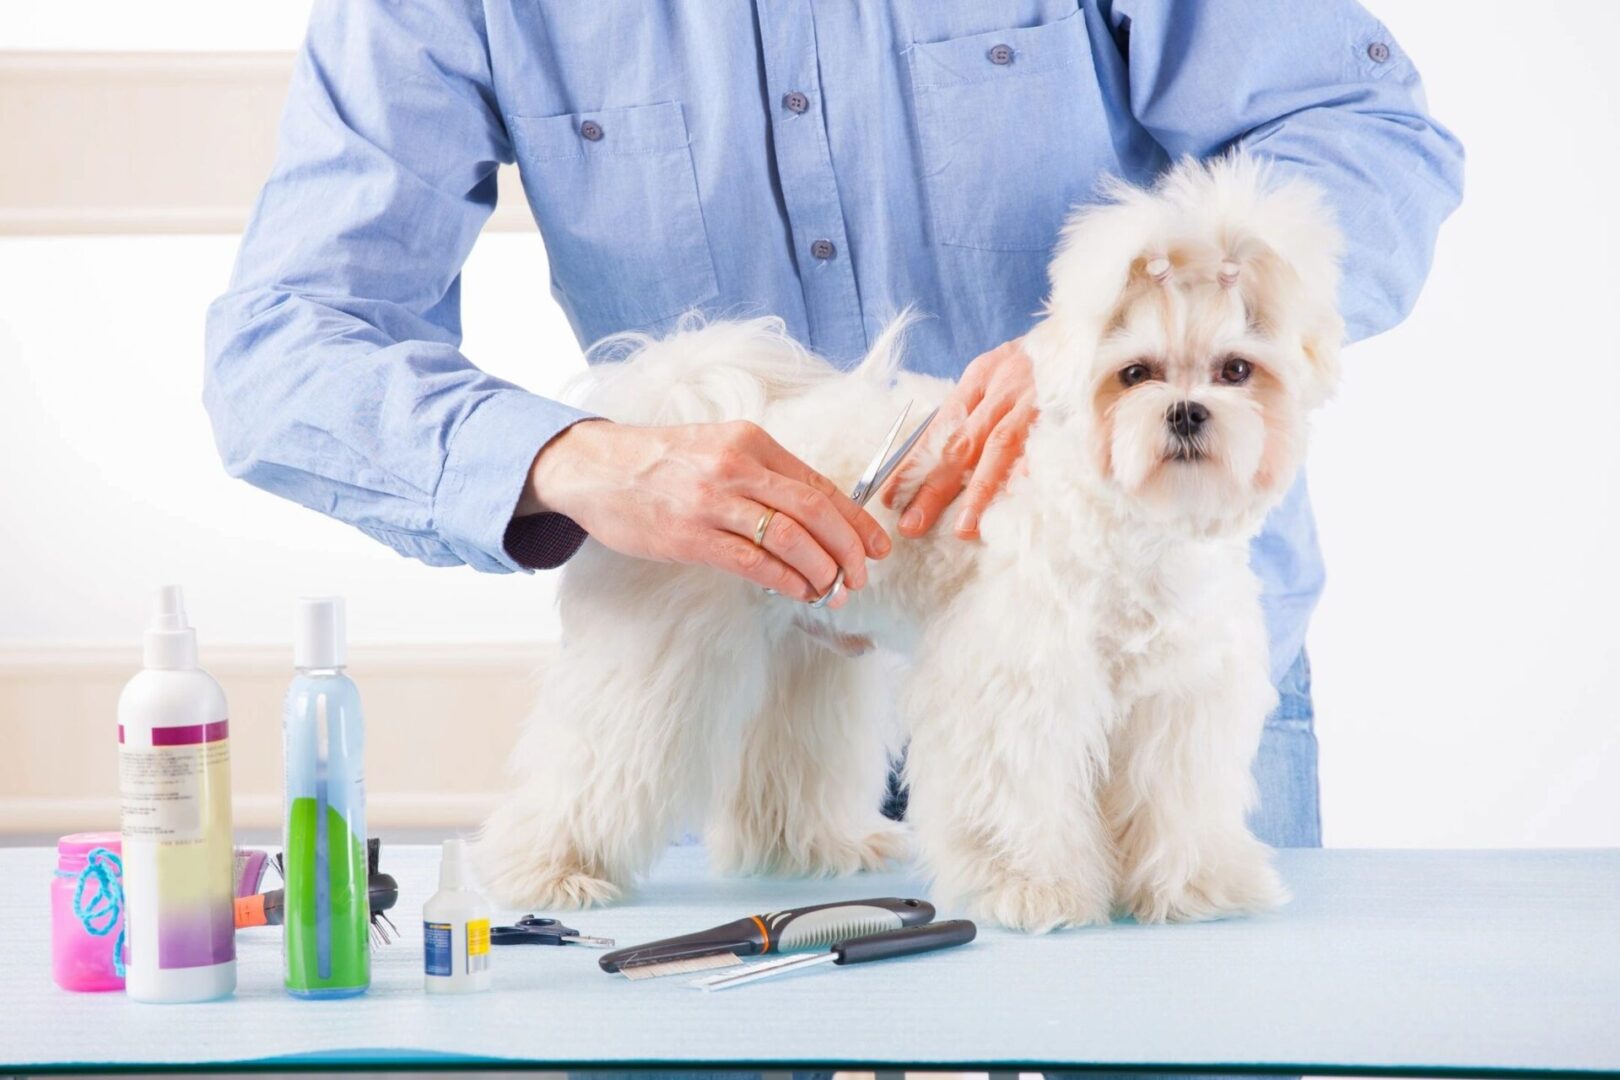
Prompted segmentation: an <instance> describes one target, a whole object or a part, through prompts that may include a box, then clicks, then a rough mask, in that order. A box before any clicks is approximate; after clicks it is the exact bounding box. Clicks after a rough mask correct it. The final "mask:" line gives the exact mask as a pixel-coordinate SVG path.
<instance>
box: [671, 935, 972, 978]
mask: <svg viewBox="0 0 1620 1080" xmlns="http://www.w3.org/2000/svg"><path fill="white" fill-rule="evenodd" d="M977 934H978V927H976V926H974V925H973V924H972V923H971V922H969V921H968V920H966V919H947V920H946V921H945V922H938V923H930V924H928V925H927V926H908V927H906V928H905V929H904V930H887V931H884V932H883V933H881V934H868V935H867V936H866V937H858V938H852V939H850V940H848V941H841V942H838V943H837V944H835V945H834V946H833V947H832V948H831V949H829V950H828V951H826V952H824V953H808V954H806V955H804V956H783V957H779V958H777V959H775V960H764V961H761V962H760V963H757V964H749V965H748V966H747V967H744V968H741V969H739V970H737V971H728V972H726V973H725V974H723V975H711V976H709V977H708V978H706V979H698V980H696V981H695V982H692V983H689V984H688V985H690V986H693V987H696V988H697V989H699V990H725V989H728V988H729V987H733V986H743V985H745V984H747V983H751V982H754V981H756V980H758V979H770V978H774V977H776V976H778V975H786V974H787V973H788V972H790V971H798V970H799V969H800V968H807V967H817V966H819V965H821V964H838V965H840V966H842V965H845V964H864V963H866V962H867V961H869V960H889V959H892V958H894V957H896V956H915V955H916V954H918V953H925V952H933V951H934V950H935V949H949V948H952V947H954V946H957V945H966V944H967V943H968V942H970V941H972V940H973V939H974V937H975V936H976V935H977Z"/></svg>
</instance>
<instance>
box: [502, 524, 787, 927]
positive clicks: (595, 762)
mask: <svg viewBox="0 0 1620 1080" xmlns="http://www.w3.org/2000/svg"><path fill="white" fill-rule="evenodd" d="M587 557H589V561H588V562H587V563H585V564H583V565H581V566H580V567H578V568H571V569H570V575H569V576H568V577H567V578H566V579H565V582H564V591H563V603H562V607H563V624H564V627H565V636H564V645H563V649H562V651H561V653H560V654H559V655H558V657H557V659H556V661H555V663H553V664H552V665H550V666H549V667H548V669H547V670H546V671H545V672H544V673H543V674H542V678H541V697H540V701H539V702H538V704H537V705H536V707H535V710H534V712H533V713H532V714H531V716H530V718H529V720H528V723H527V726H526V728H525V732H524V736H523V739H522V742H521V743H520V745H519V747H518V752H517V754H516V757H515V761H514V765H515V771H516V772H517V774H518V775H519V777H520V778H521V780H520V786H519V787H518V789H517V790H516V791H515V792H513V793H512V794H510V795H508V796H507V797H506V799H505V800H504V801H503V802H502V803H501V805H500V806H499V808H498V809H497V810H496V811H495V813H494V814H493V815H491V817H490V818H489V820H488V822H486V824H485V825H484V829H483V832H482V834H481V836H480V838H479V841H478V846H477V857H478V860H479V865H480V869H481V871H482V873H483V879H484V884H485V885H486V887H487V888H488V889H489V891H490V892H491V893H492V894H493V895H494V896H495V897H496V898H498V899H499V900H500V901H501V902H502V903H504V904H506V905H508V906H511V907H534V908H562V907H581V906H586V905H589V904H592V903H601V902H606V901H609V900H613V899H615V898H617V897H618V896H619V894H620V892H621V891H622V890H623V889H624V888H625V887H627V886H628V885H630V884H631V883H632V882H633V881H634V879H635V878H636V877H637V876H638V875H640V874H642V873H645V872H646V870H647V869H648V868H649V867H650V866H651V864H652V862H653V860H654V859H655V858H656V857H657V855H658V853H659V852H660V851H662V849H663V847H664V845H665V844H667V843H668V842H669V840H670V839H671V836H672V834H673V833H674V831H675V830H676V829H677V828H678V827H681V826H683V825H687V824H696V820H697V818H698V816H699V815H700V814H701V813H702V811H703V809H704V807H705V805H706V803H707V801H708V797H709V793H710V790H711V788H712V785H713V783H714V777H715V771H716V762H717V761H718V762H722V763H723V762H724V761H725V759H726V758H727V757H728V756H733V755H735V753H736V750H735V747H736V742H737V739H738V738H739V736H740V727H741V721H742V720H743V718H745V717H748V716H752V715H753V714H754V713H755V712H757V711H758V709H759V704H760V701H761V700H762V699H763V696H764V692H765V660H766V656H765V652H766V633H765V631H764V628H763V627H762V626H761V619H760V616H759V611H760V604H759V602H758V597H757V596H756V591H755V590H753V589H752V587H750V586H743V585H735V586H733V585H732V584H731V583H729V582H724V581H722V582H720V584H718V585H717V584H716V582H717V581H719V578H718V575H716V574H715V573H714V572H713V571H708V570H705V569H703V568H696V567H673V566H668V565H665V564H657V563H640V562H635V561H633V560H629V559H620V558H618V557H616V556H608V555H606V554H605V553H603V552H602V551H601V550H600V549H595V550H594V551H587V552H584V553H582V554H581V555H580V556H578V557H576V558H577V559H587Z"/></svg>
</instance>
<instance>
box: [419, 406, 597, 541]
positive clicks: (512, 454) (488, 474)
mask: <svg viewBox="0 0 1620 1080" xmlns="http://www.w3.org/2000/svg"><path fill="white" fill-rule="evenodd" d="M591 418H592V414H591V413H587V412H582V411H580V410H579V409H574V408H570V407H569V406H567V405H562V404H559V403H558V402H555V401H549V400H547V399H546V398H543V397H538V396H536V395H534V394H530V393H528V392H526V391H523V390H515V389H514V390H500V391H497V392H495V393H493V394H491V395H490V396H489V397H487V398H486V399H485V400H484V401H483V402H482V403H481V404H480V405H478V406H477V407H476V408H475V409H473V411H472V412H471V413H469V414H468V415H467V417H466V418H465V419H464V420H462V422H461V426H460V427H458V428H456V431H455V434H453V435H452V436H451V437H450V445H449V450H448V453H447V454H446V455H445V461H444V473H443V475H442V476H440V478H439V486H438V490H437V491H435V492H434V494H433V520H434V522H435V524H436V529H437V532H438V533H439V535H440V537H441V538H442V539H443V540H444V542H445V543H446V544H448V545H449V546H450V549H451V550H452V551H454V552H455V553H456V555H457V556H458V557H459V558H460V559H461V560H462V561H463V562H465V563H466V564H467V565H468V566H471V567H472V568H473V569H474V570H482V571H484V572H486V573H508V572H510V571H514V570H526V569H533V568H540V569H549V568H550V567H553V566H560V565H561V564H562V563H563V562H565V561H566V560H567V558H568V557H569V556H570V555H572V554H573V553H574V552H575V551H578V550H579V545H580V544H581V543H583V542H584V540H585V532H584V530H583V529H580V527H579V526H578V525H576V524H574V522H573V521H572V520H570V519H568V518H565V517H563V516H562V515H561V514H537V515H535V516H534V517H533V518H525V519H521V520H524V521H536V520H537V519H540V518H550V519H551V521H550V522H549V523H544V522H540V523H538V524H537V525H536V526H528V527H526V529H525V530H524V531H527V529H533V528H537V527H538V528H543V529H546V530H547V531H548V533H549V534H551V536H552V542H550V543H548V544H545V545H544V546H543V548H542V549H540V551H539V553H540V554H542V555H545V556H555V558H554V559H549V558H544V557H543V558H540V559H538V560H537V561H534V562H530V561H528V560H527V559H520V558H517V557H515V553H514V552H512V551H509V550H508V548H507V537H508V535H509V530H510V527H511V526H512V525H514V524H516V522H515V521H514V519H513V517H512V511H513V510H514V509H516V508H517V503H518V498H519V497H520V496H521V495H522V494H523V485H524V484H525V483H526V482H527V481H528V477H529V467H530V466H531V465H533V464H534V456H535V455H536V454H538V453H539V452H540V448H541V447H543V446H545V445H546V444H547V443H548V442H550V441H551V440H552V439H554V438H556V437H557V436H558V435H560V434H561V433H562V432H564V431H566V430H567V429H568V428H570V427H572V426H573V425H574V424H575V423H577V422H579V421H580V420H588V419H591ZM563 522H566V526H564V525H562V524H561V523H563ZM570 527H571V529H572V530H573V531H574V532H577V533H578V538H577V539H574V540H573V541H572V546H569V545H568V543H566V541H567V540H569V539H570V538H571V533H570V532H569V529H570ZM520 550H523V551H525V552H527V551H529V549H528V547H526V546H524V547H522V548H521V549H520Z"/></svg>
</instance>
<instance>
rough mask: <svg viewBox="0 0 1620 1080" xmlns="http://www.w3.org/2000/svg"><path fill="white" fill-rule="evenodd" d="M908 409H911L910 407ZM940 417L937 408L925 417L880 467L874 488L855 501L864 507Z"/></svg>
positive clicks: (902, 415) (903, 416)
mask: <svg viewBox="0 0 1620 1080" xmlns="http://www.w3.org/2000/svg"><path fill="white" fill-rule="evenodd" d="M907 407H908V408H909V406H907ZM938 415H939V409H938V408H937V407H936V408H935V409H934V410H933V411H932V412H930V413H929V414H928V415H927V416H925V417H923V422H922V423H920V424H918V425H917V430H916V431H913V432H912V433H911V434H910V435H908V436H906V441H905V442H903V443H901V444H900V449H898V450H896V451H895V452H894V453H892V454H890V455H889V457H888V459H887V460H885V461H884V462H883V464H882V465H881V466H879V467H878V471H877V472H876V473H875V474H873V477H872V486H871V487H869V488H867V489H866V490H865V491H863V492H861V497H860V498H859V499H856V500H855V501H856V502H857V503H859V504H860V505H862V506H864V505H865V504H866V501H867V500H868V499H870V498H871V497H872V493H873V492H875V491H876V490H877V489H878V488H880V487H882V486H883V482H884V481H885V480H887V479H888V478H889V477H890V476H891V475H893V473H894V470H895V469H898V468H899V467H900V463H901V462H902V461H904V460H905V459H906V455H907V454H909V453H911V448H912V447H914V446H916V445H917V440H918V439H920V438H922V435H923V432H925V431H927V430H928V425H929V424H932V423H933V422H934V417H936V416H938ZM905 418H906V416H905V413H901V414H900V419H902V420H904V419H905ZM893 442H894V440H893V439H892V438H891V439H890V440H889V443H890V444H893ZM884 449H885V450H887V449H888V446H887V445H886V446H884Z"/></svg>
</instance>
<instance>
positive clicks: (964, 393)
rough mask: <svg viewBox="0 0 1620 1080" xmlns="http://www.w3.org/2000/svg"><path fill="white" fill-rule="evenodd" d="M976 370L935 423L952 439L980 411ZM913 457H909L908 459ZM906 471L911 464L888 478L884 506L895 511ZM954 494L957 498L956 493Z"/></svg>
mask: <svg viewBox="0 0 1620 1080" xmlns="http://www.w3.org/2000/svg"><path fill="white" fill-rule="evenodd" d="M975 362H976V361H975ZM973 370H974V369H973V365H971V364H970V365H969V366H968V370H967V371H965V372H963V373H962V381H961V382H959V383H957V384H956V386H955V388H954V389H952V390H951V393H950V396H949V397H947V398H946V399H945V400H944V401H943V402H942V403H941V404H940V407H939V418H938V419H937V420H935V421H934V422H935V423H936V424H938V425H939V429H940V430H941V431H951V432H953V437H954V433H955V432H960V431H961V430H962V429H963V427H964V426H965V425H966V424H967V421H968V418H969V417H971V416H972V415H973V412H974V410H976V409H977V408H979V405H980V403H981V402H982V401H983V400H984V389H985V384H984V380H983V378H982V377H980V376H977V375H974V374H973ZM945 445H946V448H947V450H956V449H959V448H957V447H954V446H953V445H952V443H951V440H950V439H949V438H947V439H946V440H945ZM916 453H917V451H916V450H915V449H914V450H912V455H915V454H916ZM910 456H911V455H908V459H909V457H910ZM963 467H964V468H965V467H966V466H965V465H964V466H963ZM907 469H908V464H907V463H906V462H901V464H900V467H899V468H898V469H896V470H895V471H894V476H892V477H890V478H889V483H888V486H887V487H886V488H885V489H884V492H883V505H884V506H887V507H890V508H893V506H894V504H895V501H896V500H897V499H898V498H899V497H900V488H901V484H900V482H899V480H900V477H901V476H902V475H903V474H904V473H905V472H906V471H907ZM952 494H953V496H954V492H953V493H952ZM946 501H947V502H948V501H949V500H946ZM907 505H908V506H909V505H910V504H909V503H908V504H907ZM929 524H933V522H932V521H930V522H929ZM925 531H926V530H925Z"/></svg>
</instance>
